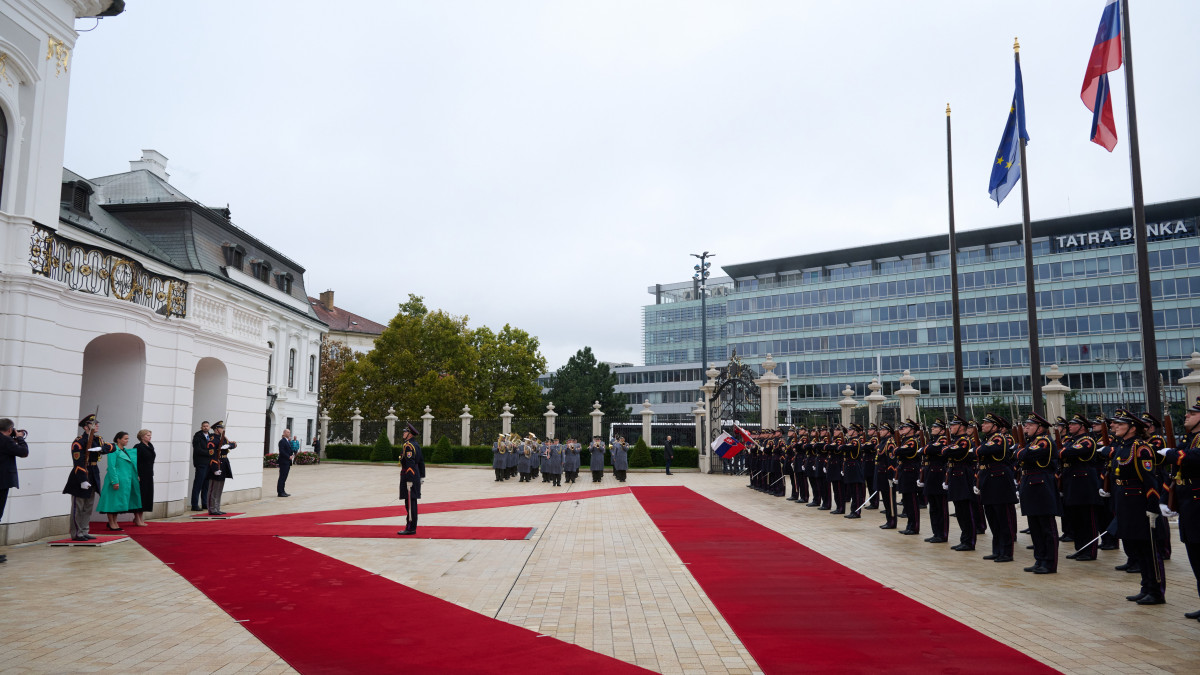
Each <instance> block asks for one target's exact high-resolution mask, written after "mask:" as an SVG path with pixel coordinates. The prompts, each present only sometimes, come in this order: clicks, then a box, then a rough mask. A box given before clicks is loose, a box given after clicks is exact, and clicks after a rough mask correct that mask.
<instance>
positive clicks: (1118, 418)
mask: <svg viewBox="0 0 1200 675" xmlns="http://www.w3.org/2000/svg"><path fill="white" fill-rule="evenodd" d="M1108 423H1109V424H1117V423H1120V424H1129V425H1132V426H1135V427H1137V428H1138V429H1145V428H1146V423H1145V422H1143V421H1142V419H1141V418H1140V417H1138V416H1137V415H1134V414H1133V413H1131V412H1129V411H1128V410H1126V409H1124V408H1120V409H1118V410H1117V411H1116V412H1115V413H1113V416H1112V417H1110V418H1108Z"/></svg>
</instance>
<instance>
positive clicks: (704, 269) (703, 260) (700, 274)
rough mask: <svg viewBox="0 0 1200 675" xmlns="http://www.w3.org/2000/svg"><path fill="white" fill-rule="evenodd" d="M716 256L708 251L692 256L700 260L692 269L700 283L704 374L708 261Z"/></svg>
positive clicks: (706, 337)
mask: <svg viewBox="0 0 1200 675" xmlns="http://www.w3.org/2000/svg"><path fill="white" fill-rule="evenodd" d="M716 255H717V254H716V253H709V252H708V251H705V252H704V253H693V254H692V257H693V258H699V259H700V262H699V263H697V264H696V265H694V266H693V267H692V269H693V270H695V274H693V275H692V279H693V280H695V281H696V282H698V283H699V291H700V372H704V366H705V365H707V364H708V275H709V272H708V268H709V267H711V266H712V263H710V262H708V259H709V258H712V257H714V256H716Z"/></svg>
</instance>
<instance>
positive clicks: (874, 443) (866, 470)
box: [862, 423, 879, 510]
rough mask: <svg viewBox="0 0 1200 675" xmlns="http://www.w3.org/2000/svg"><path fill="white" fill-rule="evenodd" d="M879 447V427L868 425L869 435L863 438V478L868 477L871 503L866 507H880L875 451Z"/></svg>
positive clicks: (867, 488) (867, 482)
mask: <svg viewBox="0 0 1200 675" xmlns="http://www.w3.org/2000/svg"><path fill="white" fill-rule="evenodd" d="M878 447H879V427H878V426H876V425H875V424H874V423H872V424H871V426H869V427H867V436H866V438H865V439H863V445H862V458H863V478H864V479H866V485H867V487H866V490H867V493H868V494H870V495H871V503H870V504H868V505H867V506H866V508H869V509H873V510H878V509H879V486H878V485H876V484H875V452H876V449H877V448H878Z"/></svg>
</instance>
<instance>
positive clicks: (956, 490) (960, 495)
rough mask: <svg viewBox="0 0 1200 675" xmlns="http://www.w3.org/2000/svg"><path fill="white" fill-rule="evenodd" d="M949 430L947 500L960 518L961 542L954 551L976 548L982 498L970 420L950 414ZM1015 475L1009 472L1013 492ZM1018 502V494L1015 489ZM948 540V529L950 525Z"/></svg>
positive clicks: (946, 451)
mask: <svg viewBox="0 0 1200 675" xmlns="http://www.w3.org/2000/svg"><path fill="white" fill-rule="evenodd" d="M948 431H949V432H950V438H949V439H947V441H946V446H945V449H944V450H943V455H944V456H945V458H946V481H945V482H944V483H943V485H945V486H946V499H947V501H951V502H954V517H955V519H956V520H957V521H958V531H959V534H958V544H956V545H955V546H951V547H950V548H951V549H952V550H955V551H974V550H975V542H976V539H977V538H978V536H979V523H977V522H976V521H975V516H976V513H975V508H974V504H975V501H976V500H977V499H978V498H979V492H980V489H979V484H978V482H977V479H976V466H977V465H976V461H977V456H976V454H975V453H974V452H973V451H972V448H971V445H972V443H971V439H970V438H969V437H968V436H967V432H968V426H967V421H966V420H965V419H963V418H962V417H961V416H959V415H953V416H951V417H950V425H949V429H948ZM1011 478H1012V474H1011V472H1010V473H1009V484H1008V487H1009V490H1010V491H1012V489H1013V488H1012V480H1011ZM1013 494H1014V499H1013V502H1014V503H1015V502H1016V499H1015V495H1016V493H1015V492H1013ZM946 538H947V539H949V529H948V528H947V537H946Z"/></svg>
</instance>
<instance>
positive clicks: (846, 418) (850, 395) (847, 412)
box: [838, 385, 858, 427]
mask: <svg viewBox="0 0 1200 675" xmlns="http://www.w3.org/2000/svg"><path fill="white" fill-rule="evenodd" d="M842 396H845V397H846V398H844V399H842V400H840V401H838V405H840V406H842V426H844V427H848V426H850V423H851V422H853V421H854V409H855V408H856V407H858V401H855V400H854V390H853V389H851V388H850V385H846V388H845V389H843V390H842Z"/></svg>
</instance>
